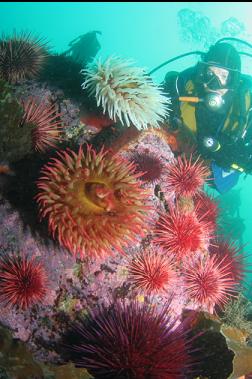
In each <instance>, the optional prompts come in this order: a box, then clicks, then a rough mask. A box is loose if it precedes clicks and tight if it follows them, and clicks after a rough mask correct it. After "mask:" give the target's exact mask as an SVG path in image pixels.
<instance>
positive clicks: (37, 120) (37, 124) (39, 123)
mask: <svg viewBox="0 0 252 379" xmlns="http://www.w3.org/2000/svg"><path fill="white" fill-rule="evenodd" d="M23 107H24V115H23V119H22V124H24V123H26V124H32V125H33V129H32V146H33V148H34V150H36V151H40V152H45V151H46V150H47V149H48V148H49V147H53V148H55V147H56V142H58V140H59V138H60V129H61V128H62V127H61V121H60V120H59V116H60V114H59V113H58V112H57V111H56V109H55V106H54V105H47V104H45V103H44V102H40V103H37V102H36V101H35V100H34V99H32V98H30V99H28V100H27V101H26V102H24V104H23Z"/></svg>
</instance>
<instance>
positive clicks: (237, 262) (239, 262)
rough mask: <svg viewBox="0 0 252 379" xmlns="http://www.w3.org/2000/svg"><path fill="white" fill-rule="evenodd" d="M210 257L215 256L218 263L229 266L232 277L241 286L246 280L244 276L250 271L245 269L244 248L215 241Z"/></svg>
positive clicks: (211, 247)
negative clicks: (221, 262)
mask: <svg viewBox="0 0 252 379" xmlns="http://www.w3.org/2000/svg"><path fill="white" fill-rule="evenodd" d="M209 250H210V255H212V256H215V257H216V259H217V261H222V260H224V262H225V263H226V264H229V265H230V267H231V269H230V275H231V276H232V277H233V279H234V280H235V281H236V283H237V284H239V283H240V282H241V281H242V280H243V279H244V274H245V272H246V271H247V272H248V270H246V269H245V262H244V258H245V257H244V255H243V254H242V248H240V247H238V246H237V245H236V244H235V243H234V242H227V241H222V240H217V241H215V242H214V243H213V244H212V245H211V246H210V248H209Z"/></svg>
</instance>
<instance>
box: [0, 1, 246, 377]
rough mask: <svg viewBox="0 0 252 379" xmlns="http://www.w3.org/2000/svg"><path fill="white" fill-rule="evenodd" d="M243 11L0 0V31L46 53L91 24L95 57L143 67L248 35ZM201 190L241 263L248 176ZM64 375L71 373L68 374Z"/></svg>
mask: <svg viewBox="0 0 252 379" xmlns="http://www.w3.org/2000/svg"><path fill="white" fill-rule="evenodd" d="M251 14H252V4H251V3H246V2H240V3H238V2H230V3H225V2H200V3H198V2H197V3H196V2H180V3H177V2H169V3H161V2H155V3H152V2H142V3H138V2H135V3H130V2H122V3H119V2H116V3H112V2H111V3H110V2H104V3H103V2H95V3H94V2H92V3H91V2H90V3H89V2H85V3H78V2H72V3H69V2H65V3H63V2H57V3H56V2H50V3H49V2H48V3H43V2H41V3H34V2H29V3H28V2H27V3H26V2H21V3H16V2H12V3H8V2H2V3H1V4H0V32H1V33H3V35H5V34H6V35H10V34H11V33H13V31H14V30H16V32H17V33H18V32H20V31H22V32H26V31H28V32H31V33H33V34H34V35H38V36H40V37H44V38H46V40H47V41H48V44H49V46H50V49H51V50H50V52H51V53H62V52H64V51H66V50H67V49H68V48H69V43H70V41H73V40H74V39H75V38H77V37H78V36H80V35H83V34H85V33H88V32H90V31H98V32H100V33H97V38H98V41H99V43H100V49H99V51H98V53H97V57H99V56H101V57H102V58H104V59H105V58H108V57H109V56H111V55H115V56H119V57H121V58H126V59H132V60H133V61H134V62H135V65H136V66H138V67H143V68H145V69H146V71H147V72H148V71H150V70H152V69H153V68H155V67H156V66H158V65H159V64H161V63H163V62H165V61H166V60H168V59H170V58H173V57H175V56H177V55H180V54H183V53H187V52H190V51H194V50H201V51H207V49H208V48H209V47H210V46H211V45H212V44H214V43H215V42H216V41H217V40H218V39H219V38H222V37H237V38H241V39H244V40H246V41H248V42H249V43H252V23H251ZM197 61H198V57H197V56H193V57H192V56H191V57H185V58H182V59H179V60H177V61H175V62H172V63H170V64H169V65H166V66H165V67H163V68H162V69H160V70H158V71H157V72H155V73H154V74H153V75H152V78H153V80H154V81H155V82H156V83H161V82H162V81H163V80H164V76H165V74H166V72H167V71H172V70H174V71H181V70H184V69H186V68H187V67H190V66H192V65H194V64H195V63H196V62H197ZM242 72H243V73H245V74H249V75H252V58H247V57H244V56H243V57H242ZM206 190H207V191H208V192H209V193H212V194H213V196H214V197H216V199H218V201H219V204H220V208H221V209H222V210H223V212H224V213H225V214H227V220H226V222H227V224H225V221H224V225H223V228H224V230H225V228H226V230H225V231H224V233H226V235H227V236H231V237H232V238H234V239H235V240H238V243H239V245H240V246H244V252H245V255H246V256H247V258H246V262H247V265H248V266H249V264H252V217H251V214H252V212H251V211H252V176H250V175H248V176H245V175H244V174H242V175H241V176H240V179H239V183H238V184H237V185H236V186H235V187H234V189H232V190H231V191H230V192H228V193H227V194H224V195H219V194H218V193H217V192H216V191H214V190H212V189H209V188H206ZM225 225H226V226H225ZM28 246H29V244H28ZM245 282H246V285H245V288H246V289H245V290H244V291H245V294H246V296H247V297H248V298H249V300H251V301H252V274H250V273H248V272H246V277H245ZM51 358H53V356H52V357H51ZM10 364H12V363H10ZM32 364H33V363H32ZM69 372H70V371H69ZM16 375H17V376H13V377H15V378H18V379H21V378H22V376H18V370H17V373H16ZM57 375H58V376H57V378H58V379H60V378H64V373H63V372H62V373H60V374H57ZM68 375H69V379H71V377H72V376H71V375H72V374H70V373H69V374H68ZM82 375H84V374H83V373H82ZM87 377H88V376H87ZM0 378H2V377H1V376H0ZM3 378H4V377H3ZM76 378H77V376H76ZM79 378H84V376H79ZM139 378H140V376H139ZM141 378H142V377H141ZM198 378H200V377H198ZM209 378H210V377H209ZM214 378H215V377H214ZM220 378H222V377H218V376H216V379H220ZM241 378H243V377H241ZM244 378H245V376H244ZM137 379H138V378H137ZM202 379H203V377H202ZM233 379H238V378H235V377H233Z"/></svg>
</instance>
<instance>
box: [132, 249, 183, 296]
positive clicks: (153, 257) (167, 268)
mask: <svg viewBox="0 0 252 379" xmlns="http://www.w3.org/2000/svg"><path fill="white" fill-rule="evenodd" d="M128 272H129V280H130V281H131V282H132V283H133V284H134V286H135V287H136V288H137V289H139V290H140V291H141V290H142V291H143V292H145V293H147V294H150V293H153V292H159V291H163V290H164V289H167V288H168V287H169V286H171V285H173V284H174V281H175V279H176V273H175V269H174V264H173V263H172V262H171V259H169V258H168V257H167V256H166V255H164V252H163V251H161V249H160V248H157V247H151V248H148V249H146V250H143V251H141V252H140V253H138V254H137V255H136V256H134V257H133V259H132V261H131V262H130V263H129V265H128Z"/></svg>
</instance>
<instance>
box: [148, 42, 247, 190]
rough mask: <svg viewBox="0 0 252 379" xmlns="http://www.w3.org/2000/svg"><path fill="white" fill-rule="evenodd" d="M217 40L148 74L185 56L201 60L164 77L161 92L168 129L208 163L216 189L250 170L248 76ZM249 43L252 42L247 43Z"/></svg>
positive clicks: (230, 50) (226, 46)
mask: <svg viewBox="0 0 252 379" xmlns="http://www.w3.org/2000/svg"><path fill="white" fill-rule="evenodd" d="M227 39H231V40H236V41H238V42H243V43H245V44H246V45H249V44H248V43H247V42H245V41H242V40H239V39H236V38H231V37H229V38H222V39H221V40H219V41H217V42H216V44H215V45H213V46H211V47H210V49H209V51H208V52H206V53H203V52H199V51H196V52H191V53H187V54H183V55H181V56H179V57H176V58H173V59H171V60H169V61H168V62H165V63H164V64H162V65H160V66H158V67H157V68H155V69H154V70H152V71H151V72H150V74H151V73H153V72H154V71H156V70H157V69H159V68H161V67H163V66H164V65H165V64H167V63H170V62H171V61H174V60H176V59H178V58H181V57H183V56H186V55H191V54H199V55H201V61H199V62H198V63H197V64H196V65H195V66H193V67H190V68H188V69H186V70H184V71H182V72H180V73H179V72H175V71H171V72H168V73H167V74H166V76H165V80H164V83H163V88H164V91H165V92H166V93H167V94H168V96H169V97H171V101H172V104H171V112H170V115H169V118H168V120H167V121H168V124H169V131H170V132H171V133H176V132H177V133H178V138H179V135H182V136H184V139H186V140H187V141H188V140H190V141H191V143H192V145H195V146H196V150H197V152H198V153H199V154H200V155H201V156H202V157H203V158H204V159H205V160H206V161H208V162H209V165H210V168H211V170H212V178H213V182H214V185H213V186H214V187H215V188H216V189H217V191H218V192H219V193H225V192H227V191H228V190H229V189H230V188H232V187H233V186H234V185H235V184H236V183H237V182H238V179H239V176H240V174H241V173H245V174H252V115H251V109H252V92H251V91H252V78H251V77H250V76H248V75H244V74H242V73H241V58H240V55H242V54H244V55H248V56H250V57H251V56H252V55H250V54H247V53H239V52H238V51H237V50H236V49H235V48H234V47H233V46H232V45H231V44H230V43H226V42H224V40H227ZM249 46H250V47H252V46H251V45H249Z"/></svg>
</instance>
